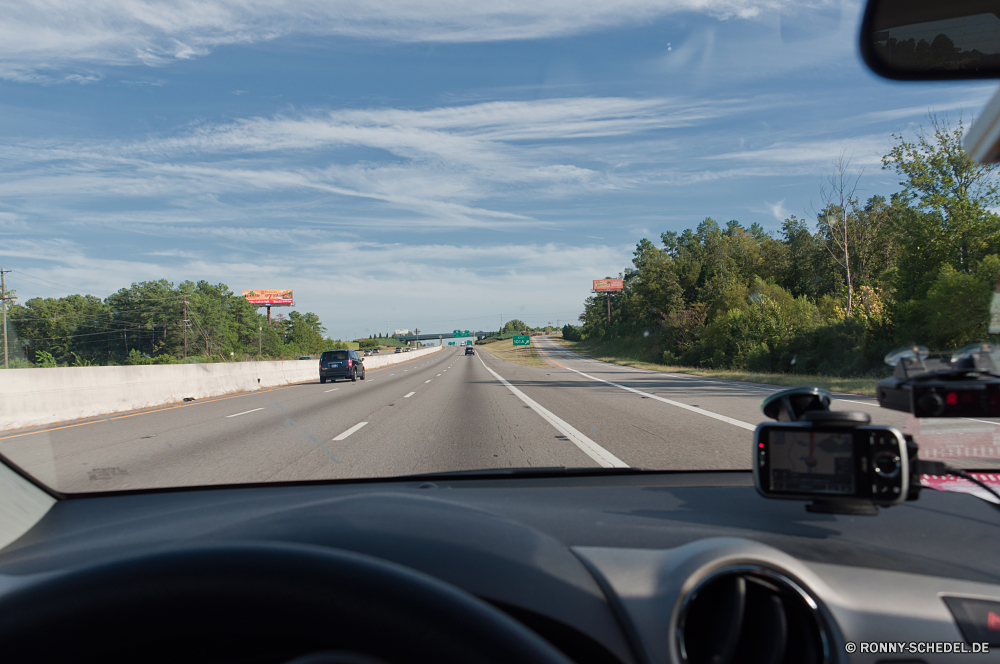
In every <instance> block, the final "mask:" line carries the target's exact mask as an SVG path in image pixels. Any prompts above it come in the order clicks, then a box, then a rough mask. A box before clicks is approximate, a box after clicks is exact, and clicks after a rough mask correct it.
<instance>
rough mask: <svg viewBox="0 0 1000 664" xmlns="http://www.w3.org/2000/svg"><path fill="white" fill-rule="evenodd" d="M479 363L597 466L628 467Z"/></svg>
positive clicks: (481, 359) (483, 363)
mask: <svg viewBox="0 0 1000 664" xmlns="http://www.w3.org/2000/svg"><path fill="white" fill-rule="evenodd" d="M479 361H480V362H481V363H482V365H483V366H484V367H485V368H486V370H487V371H489V372H490V373H491V374H493V377H494V378H496V379H497V380H499V381H500V382H501V383H503V384H504V385H506V386H507V389H509V390H510V391H511V392H513V393H514V395H515V396H517V398H518V399H520V400H521V401H523V402H524V403H525V404H527V405H528V406H529V407H530V408H531V409H532V410H534V411H535V412H536V413H538V414H539V415H541V416H542V419H543V420H545V421H546V422H548V423H549V424H551V425H552V426H554V427H555V428H556V430H557V431H559V432H560V433H561V434H562V435H564V436H566V437H567V438H569V440H570V441H571V442H572V443H573V444H574V445H576V446H577V447H579V448H580V450H581V451H582V452H583V453H584V454H586V455H587V456H589V457H590V458H591V459H593V460H594V461H596V462H597V463H598V464H599V465H601V466H602V467H604V468H628V467H629V466H628V464H627V463H625V462H624V461H622V460H621V459H619V458H618V457H616V456H615V455H614V454H612V453H611V452H608V451H607V450H606V449H604V448H603V447H601V446H600V445H598V444H597V443H595V442H594V441H592V440H591V439H590V438H587V437H586V436H584V435H583V434H582V433H580V432H579V431H577V430H576V429H574V428H573V427H572V426H570V425H569V424H568V423H567V422H565V421H564V420H562V419H560V418H558V417H556V416H555V415H554V414H553V413H552V412H551V411H549V410H548V409H546V408H544V407H543V406H542V405H541V404H539V403H538V402H537V401H535V400H534V399H532V398H531V397H529V396H528V395H527V394H525V393H524V392H522V391H521V390H519V389H517V388H516V387H514V386H513V385H511V384H510V383H508V382H507V381H506V380H504V379H503V377H502V376H501V375H500V374H498V373H497V372H496V371H493V369H490V368H489V367H488V366H486V363H485V362H483V358H481V357H480V358H479Z"/></svg>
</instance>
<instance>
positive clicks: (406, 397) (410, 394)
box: [403, 392, 416, 399]
mask: <svg viewBox="0 0 1000 664" xmlns="http://www.w3.org/2000/svg"><path fill="white" fill-rule="evenodd" d="M414 394H416V392H410V393H409V394H407V395H406V396H405V397H403V398H404V399H409V398H410V397H412V396H413V395H414Z"/></svg>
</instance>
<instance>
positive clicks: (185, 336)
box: [183, 295, 188, 360]
mask: <svg viewBox="0 0 1000 664" xmlns="http://www.w3.org/2000/svg"><path fill="white" fill-rule="evenodd" d="M183 297H184V359H185V360H186V359H187V356H188V299H187V295H184V296H183Z"/></svg>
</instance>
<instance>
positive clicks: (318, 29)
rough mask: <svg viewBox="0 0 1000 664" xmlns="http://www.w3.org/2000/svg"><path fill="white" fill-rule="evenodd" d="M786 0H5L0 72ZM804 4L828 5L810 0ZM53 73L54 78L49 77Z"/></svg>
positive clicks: (538, 27) (774, 6) (473, 35)
mask: <svg viewBox="0 0 1000 664" xmlns="http://www.w3.org/2000/svg"><path fill="white" fill-rule="evenodd" d="M792 4H793V3H792V2H791V0H508V1H507V2H499V3H497V2H467V1H465V0H342V1H340V2H327V1H324V0H172V1H169V0H168V1H162V2H156V1H152V0H90V1H88V2H77V1H75V0H7V1H6V2H3V3H0V8H2V9H0V15H2V16H3V17H4V20H3V21H2V22H0V75H2V76H5V77H7V78H13V79H15V80H32V79H33V78H34V79H35V80H41V79H49V78H51V77H52V75H51V74H50V73H46V72H51V71H54V70H58V69H59V68H63V67H67V66H74V65H76V66H88V65H126V64H139V63H144V64H148V65H154V66H155V65H162V64H165V63H169V62H171V61H175V60H180V59H187V58H192V57H196V56H198V55H203V54H205V53H208V52H210V51H211V50H212V49H213V48H216V47H218V46H221V45H225V44H238V43H253V42H259V41H264V40H269V39H274V38H277V37H281V36H286V35H294V34H307V35H315V36H320V37H340V36H344V37H360V38H366V39H378V40H390V41H400V42H482V41H498V40H511V39H538V38H544V37H554V36H563V35H571V34H578V33H582V32H587V31H592V30H599V29H606V28H608V27H612V26H617V25H624V24H641V23H644V22H648V21H650V20H653V19H655V18H657V17H659V16H663V15H666V14H671V13H676V12H701V13H705V14H709V15H712V16H716V17H719V18H723V19H725V18H731V17H740V18H753V17H756V16H758V15H760V14H761V13H762V12H766V11H772V10H779V9H781V8H783V7H787V6H790V5H792ZM811 4H829V0H815V1H814V2H813V3H811ZM55 78H58V76H55Z"/></svg>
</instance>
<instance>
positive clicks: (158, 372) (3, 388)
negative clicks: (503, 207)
mask: <svg viewBox="0 0 1000 664" xmlns="http://www.w3.org/2000/svg"><path fill="white" fill-rule="evenodd" d="M441 348H442V347H441V346H433V347H430V348H421V349H420V350H415V351H411V352H409V353H393V354H385V355H381V354H380V355H372V356H369V357H366V358H365V360H364V366H365V368H366V369H377V368H379V367H383V366H387V365H390V364H397V363H399V362H405V361H408V360H413V359H416V358H418V357H421V356H423V355H427V354H429V353H434V352H437V351H440V350H441ZM309 380H312V381H318V380H319V360H318V359H317V360H313V361H305V360H289V361H283V362H220V363H216V364H162V365H147V366H128V367H59V368H54V369H7V370H4V371H0V431H5V430H9V429H20V428H23V427H31V426H39V425H43V424H52V423H54V422H64V421H69V420H75V419H79V418H81V417H94V416H96V415H108V414H111V413H120V412H124V411H129V410H136V409H138V408H149V407H151V406H162V405H165V404H170V403H175V402H178V401H183V400H184V399H185V398H188V397H192V398H194V399H204V398H206V397H216V396H221V395H224V394H233V393H235V392H250V391H253V390H259V389H263V388H268V387H276V386H278V385H288V384H290V383H299V382H304V381H309Z"/></svg>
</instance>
